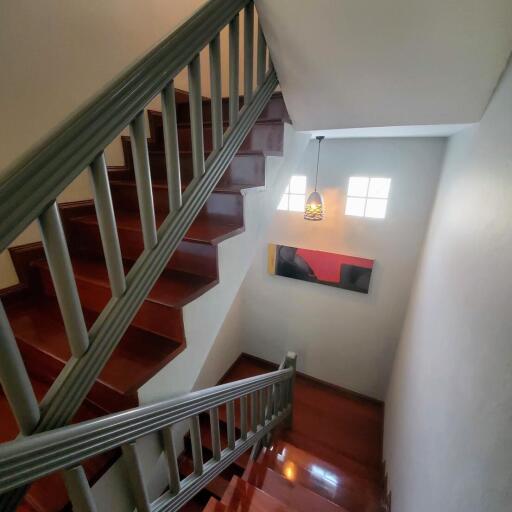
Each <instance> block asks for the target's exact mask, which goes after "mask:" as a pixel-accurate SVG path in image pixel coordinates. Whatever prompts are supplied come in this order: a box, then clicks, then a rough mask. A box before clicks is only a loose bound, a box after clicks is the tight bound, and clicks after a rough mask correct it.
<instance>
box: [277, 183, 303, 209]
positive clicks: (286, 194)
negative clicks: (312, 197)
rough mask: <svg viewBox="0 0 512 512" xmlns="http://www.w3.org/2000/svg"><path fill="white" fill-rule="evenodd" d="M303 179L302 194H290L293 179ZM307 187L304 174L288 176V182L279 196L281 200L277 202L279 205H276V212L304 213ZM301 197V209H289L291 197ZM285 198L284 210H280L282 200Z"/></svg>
mask: <svg viewBox="0 0 512 512" xmlns="http://www.w3.org/2000/svg"><path fill="white" fill-rule="evenodd" d="M296 177H298V178H304V193H297V192H291V185H292V180H293V178H296ZM307 187H308V178H307V176H306V175H305V174H292V175H291V176H290V180H289V182H288V185H286V188H285V189H284V192H283V194H282V195H281V199H280V200H279V203H278V205H277V210H278V211H280V212H292V213H301V212H302V213H304V208H305V205H306V193H307ZM292 196H293V197H301V198H302V207H301V209H300V210H299V209H293V210H292V209H290V198H291V197H292ZM285 198H286V208H280V206H281V204H282V202H283V199H285Z"/></svg>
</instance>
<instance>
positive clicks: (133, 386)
mask: <svg viewBox="0 0 512 512" xmlns="http://www.w3.org/2000/svg"><path fill="white" fill-rule="evenodd" d="M6 310H7V315H8V317H9V320H10V322H11V326H12V328H13V331H14V332H15V335H16V339H17V341H18V346H19V347H20V351H21V353H22V356H23V358H24V360H25V364H26V365H27V368H28V370H29V372H30V373H31V374H32V375H37V376H38V378H40V379H42V380H43V381H45V382H49V383H51V382H53V381H54V380H55V378H56V377H57V375H58V374H59V373H60V371H61V370H62V369H63V368H64V365H65V364H66V362H67V361H68V360H69V358H70V357H71V352H70V349H69V344H68V341H67V336H66V332H65V329H64V324H63V321H62V317H61V314H60V310H59V307H58V303H57V301H56V300H55V299H53V298H50V297H44V296H40V295H36V296H34V297H30V298H29V299H27V300H26V301H24V302H23V303H17V304H16V303H15V304H12V305H8V306H7V308H6ZM84 317H85V320H86V324H87V326H88V327H89V328H90V326H91V325H92V324H93V323H94V321H95V320H96V317H97V314H96V313H94V312H91V311H89V310H87V309H85V310H84ZM183 348H184V345H183V344H181V343H178V342H177V341H174V340H171V339H168V338H164V337H162V336H158V335H155V334H152V333H149V332H146V331H142V330H140V329H137V328H136V327H134V326H131V327H129V328H128V330H127V332H126V333H125V335H124V336H123V338H122V339H121V342H120V343H119V345H118V346H117V347H116V349H115V350H114V352H113V354H112V356H111V357H110V359H109V361H108V363H107V364H106V366H105V368H104V369H103V370H102V372H101V374H100V376H99V378H98V379H97V381H96V382H95V384H94V386H93V388H92V389H91V391H90V392H89V395H88V398H89V399H90V400H91V401H92V402H93V403H95V404H96V405H98V407H101V408H102V409H103V410H105V411H108V412H114V411H120V410H124V409H127V408H130V407H135V406H136V405H138V400H137V389H138V388H139V387H140V386H142V384H144V383H145V382H146V381H147V380H148V379H149V378H150V377H151V376H152V375H154V374H155V373H156V372H157V371H158V370H159V369H160V368H162V367H163V366H164V365H165V364H166V362H168V361H169V360H171V359H172V358H174V357H176V355H177V354H178V353H179V352H180V351H181V350H183Z"/></svg>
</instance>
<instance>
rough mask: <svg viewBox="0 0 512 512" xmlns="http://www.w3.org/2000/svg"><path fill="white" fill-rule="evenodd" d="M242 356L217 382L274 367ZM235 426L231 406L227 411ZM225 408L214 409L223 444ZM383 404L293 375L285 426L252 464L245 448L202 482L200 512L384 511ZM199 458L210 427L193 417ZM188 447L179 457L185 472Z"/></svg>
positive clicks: (188, 468)
mask: <svg viewBox="0 0 512 512" xmlns="http://www.w3.org/2000/svg"><path fill="white" fill-rule="evenodd" d="M274 369H275V365H272V364H270V363H267V362H264V361H261V360H259V359H256V358H253V357H251V356H248V355H242V356H241V357H240V359H239V360H238V361H237V362H236V364H235V365H234V366H233V367H232V368H231V369H230V370H229V371H228V373H227V374H226V375H225V377H224V378H223V379H222V381H221V382H230V381H234V380H238V379H243V378H246V377H249V376H252V375H259V374H262V373H266V372H268V371H271V370H274ZM235 414H236V425H237V427H238V426H239V410H238V408H236V409H235ZM225 417H226V416H225V411H224V410H223V409H221V410H220V412H219V419H220V421H221V424H222V429H221V444H222V446H223V447H224V446H225V445H226V444H225V443H226V433H225ZM382 431H383V404H381V403H379V402H377V401H374V400H371V399H364V398H361V397H356V396H354V395H353V394H351V393H348V392H345V391H343V390H340V389H337V388H334V387H332V386H329V385H326V384H323V383H320V382H318V381H315V380H313V379H310V378H308V377H305V376H301V375H298V376H297V379H296V385H295V396H294V419H293V426H292V428H291V429H288V430H282V431H280V432H279V433H278V434H277V436H276V437H275V438H274V440H273V443H272V445H271V446H270V447H269V448H267V449H263V451H262V452H261V454H260V455H259V457H258V459H257V460H256V461H251V460H250V457H249V455H248V454H247V453H246V454H244V456H243V457H241V458H240V459H239V460H237V461H236V462H235V463H234V464H233V465H232V466H231V467H230V468H228V469H227V470H226V471H225V472H224V473H223V475H221V476H220V477H219V478H217V479H216V480H214V482H212V484H211V485H210V486H209V489H208V490H209V492H210V493H211V494H212V497H211V499H210V501H209V502H208V504H207V505H206V507H205V508H204V510H205V511H209V512H221V511H230V512H234V511H237V512H238V511H240V512H242V511H244V512H251V511H254V512H259V511H284V510H290V511H296V512H302V511H304V512H306V511H325V512H384V511H386V506H385V504H384V494H385V489H384V487H383V478H382V468H381V460H382ZM201 434H202V441H203V445H204V447H205V448H204V456H205V459H208V458H209V457H210V456H211V439H210V424H209V420H208V417H207V416H205V417H203V418H202V419H201ZM190 457H191V454H190V445H188V452H187V453H185V455H184V456H183V457H182V459H181V466H180V467H181V469H182V472H183V474H184V475H185V474H190V472H191V468H192V463H191V460H190Z"/></svg>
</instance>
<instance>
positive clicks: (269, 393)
mask: <svg viewBox="0 0 512 512" xmlns="http://www.w3.org/2000/svg"><path fill="white" fill-rule="evenodd" d="M266 419H267V421H270V420H271V419H272V386H268V388H267V413H266Z"/></svg>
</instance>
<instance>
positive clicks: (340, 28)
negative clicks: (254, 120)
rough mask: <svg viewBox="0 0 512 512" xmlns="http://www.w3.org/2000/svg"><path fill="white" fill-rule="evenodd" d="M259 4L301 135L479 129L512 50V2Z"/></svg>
mask: <svg viewBox="0 0 512 512" xmlns="http://www.w3.org/2000/svg"><path fill="white" fill-rule="evenodd" d="M256 5H257V7H258V12H259V13H260V18H261V22H262V26H263V29H264V31H265V34H266V37H267V41H268V44H269V47H270V49H271V52H272V58H273V61H274V65H275V67H276V70H277V73H278V75H279V80H280V83H281V89H282V91H283V95H284V98H285V101H286V104H287V106H288V110H289V112H290V115H291V118H292V120H293V122H294V125H295V128H296V129H298V130H327V129H353V128H366V127H381V128H382V127H395V128H396V127H402V126H407V125H414V129H413V130H412V132H411V133H415V131H416V128H417V127H418V126H419V125H459V124H463V123H473V122H477V121H479V120H480V118H481V116H482V114H483V111H484V110H485V107H486V105H487V103H488V101H489V99H490V97H491V95H492V92H493V90H494V88H495V86H496V84H497V81H498V79H499V77H500V75H501V73H502V71H503V69H504V67H505V65H506V62H507V59H508V56H509V55H510V52H511V50H512V29H511V27H512V0H256ZM381 128H380V129H381ZM431 128H432V134H433V135H435V134H436V133H435V132H436V131H439V130H440V131H441V132H442V131H443V130H445V131H446V128H444V127H431ZM448 131H450V130H449V128H448ZM423 132H425V130H423ZM393 133H395V132H393ZM424 134H427V135H428V134H429V132H428V130H427V131H426V132H425V133H424ZM342 136H343V135H342ZM352 136H361V135H352ZM374 136H377V135H374Z"/></svg>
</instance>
